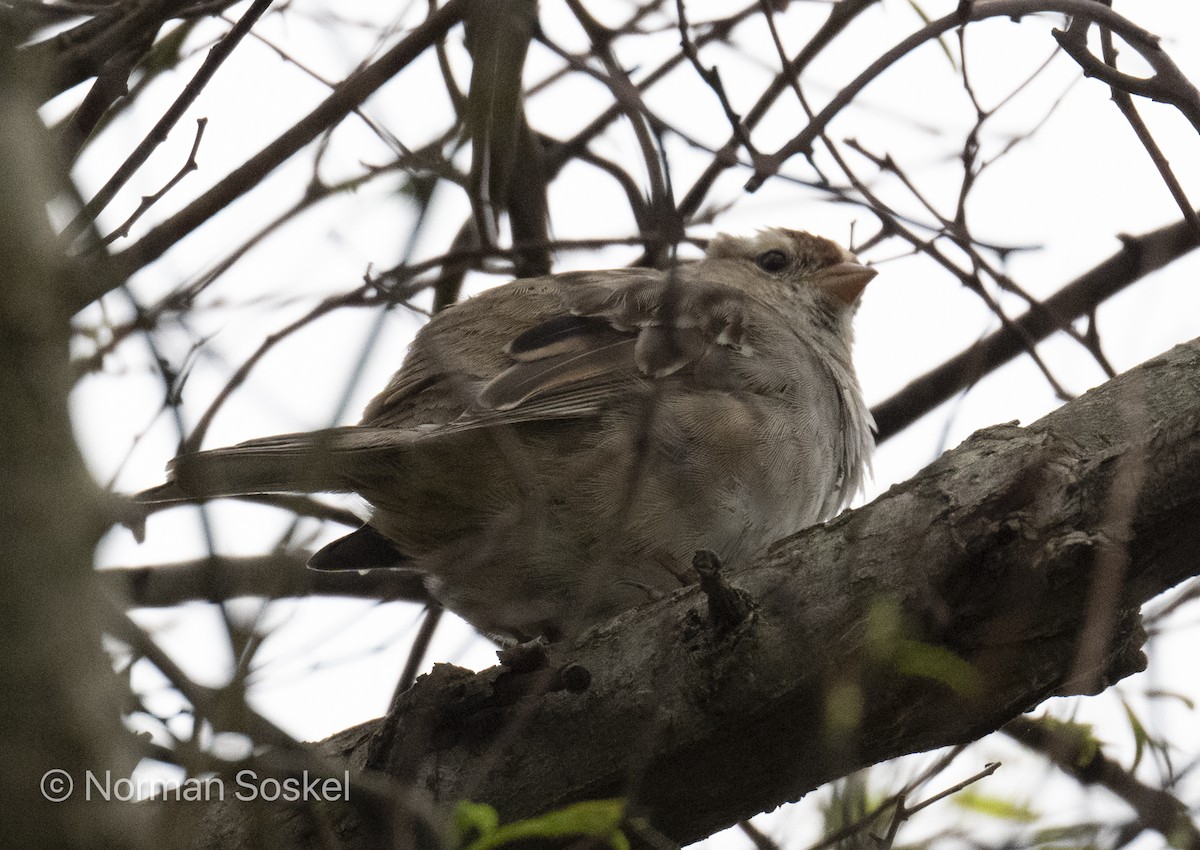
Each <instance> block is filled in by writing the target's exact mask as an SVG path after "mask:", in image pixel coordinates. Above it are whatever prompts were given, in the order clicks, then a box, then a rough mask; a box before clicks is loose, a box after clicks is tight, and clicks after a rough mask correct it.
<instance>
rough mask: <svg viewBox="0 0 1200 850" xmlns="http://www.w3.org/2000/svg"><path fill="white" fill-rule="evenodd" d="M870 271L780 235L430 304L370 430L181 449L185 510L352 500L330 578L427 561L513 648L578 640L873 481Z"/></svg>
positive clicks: (330, 550) (176, 469) (154, 497)
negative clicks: (362, 515)
mask: <svg viewBox="0 0 1200 850" xmlns="http://www.w3.org/2000/svg"><path fill="white" fill-rule="evenodd" d="M875 274H876V272H875V270H874V269H872V268H869V267H867V266H865V265H863V264H861V263H860V262H859V261H858V260H857V259H856V258H855V256H854V255H853V254H851V253H850V252H848V251H846V250H845V249H843V248H841V247H840V246H839V245H837V244H836V243H835V242H833V241H831V240H829V239H825V238H823V237H820V236H814V235H812V234H809V233H805V232H802V231H796V230H788V229H783V228H771V229H767V230H763V231H761V232H759V233H758V234H756V235H753V236H749V237H737V236H729V235H720V236H717V237H716V238H714V239H712V240H711V241H710V242H709V244H708V247H707V250H706V252H705V256H704V258H703V259H701V260H697V261H694V262H687V263H680V264H677V265H675V266H672V267H670V268H667V269H665V270H655V269H645V268H623V269H609V270H604V271H581V272H566V273H562V274H556V275H549V276H545V277H537V278H530V279H518V280H514V281H511V282H509V283H506V284H504V285H501V286H497V287H495V288H493V289H489V290H486V291H484V292H482V293H481V294H479V295H476V296H474V297H473V298H470V299H468V300H466V301H464V302H462V303H460V304H457V305H455V306H452V307H449V308H447V309H445V310H443V311H442V312H440V313H438V314H437V315H435V316H434V317H433V318H432V319H431V320H430V321H429V322H428V324H426V325H425V326H424V328H422V330H421V331H420V332H419V333H418V334H417V335H416V337H415V339H414V341H413V343H412V345H411V347H410V349H409V351H408V354H407V356H406V358H405V360H404V363H403V365H402V366H401V368H400V369H399V371H397V372H396V373H395V375H393V377H392V378H391V380H390V382H389V383H388V385H387V387H386V388H385V389H384V390H383V392H381V393H380V394H379V395H378V396H376V397H375V398H374V400H372V401H371V402H370V404H369V405H368V406H367V409H366V412H365V414H364V415H363V418H362V421H361V422H360V423H359V424H358V425H352V426H345V427H337V428H328V429H325V430H320V431H314V432H310V433H297V434H284V435H282V436H276V437H267V438H264V439H256V440H250V441H248V442H244V443H241V444H239V445H235V446H232V447H228V448H220V449H215V450H211V451H201V452H195V453H189V454H183V455H180V456H179V457H176V458H175V459H174V460H172V461H171V462H170V463H169V465H168V467H167V470H168V482H167V483H166V484H165V485H162V486H160V487H156V488H153V489H151V490H148V491H145V492H143V493H141V494H138V496H137V497H135V498H137V499H139V500H140V501H142V502H172V501H194V500H202V499H210V498H214V497H220V496H233V495H250V494H267V493H294V492H299V493H315V492H353V493H358V494H359V495H361V496H362V497H363V498H364V499H365V500H366V501H367V502H368V503H369V504H370V505H371V508H372V511H371V515H370V519H369V520H368V521H367V522H366V524H364V525H363V527H362V528H360V529H359V530H358V531H355V532H353V533H351V534H350V535H347V536H346V537H343V538H341V539H339V540H336V541H334V542H333V543H331V544H329V545H328V546H326V547H325V548H324V549H322V550H320V551H319V552H317V553H316V554H315V555H313V557H312V560H311V561H310V566H312V567H314V568H317V569H370V568H399V569H406V570H413V571H416V572H418V573H420V574H421V575H422V577H423V580H424V583H425V585H426V587H427V589H428V591H429V593H430V594H431V596H432V597H433V598H435V599H436V600H437V601H438V602H440V603H441V604H442V605H444V606H445V607H446V608H448V609H449V610H451V611H453V612H455V613H457V614H458V615H460V616H461V617H463V618H464V619H465V620H467V621H468V622H470V623H471V624H473V625H474V626H475V627H477V628H478V629H479V630H481V631H482V632H484V633H485V634H488V635H490V636H493V637H494V638H496V639H498V640H501V641H518V642H519V641H525V640H530V639H533V638H536V637H539V636H542V637H545V638H547V639H549V640H559V639H563V638H565V637H568V636H574V635H578V634H579V633H580V632H581V631H582V630H583V629H585V628H586V627H588V626H590V625H592V624H595V623H597V622H599V621H602V620H606V619H609V618H611V617H612V616H614V615H615V614H617V613H619V612H621V611H623V610H625V609H628V608H631V607H634V606H637V605H640V604H642V603H644V602H647V601H649V600H654V599H657V598H660V597H662V596H664V595H666V594H668V593H670V592H672V591H674V590H676V589H678V588H680V587H682V586H686V585H688V584H691V583H694V582H695V581H696V580H697V576H696V575H695V572H694V571H693V569H692V567H691V563H692V558H693V555H694V554H695V552H696V551H697V550H700V549H708V550H711V551H712V552H714V553H715V554H716V555H717V556H718V557H719V558H720V559H721V560H722V561H723V562H724V563H726V564H744V563H746V562H748V561H749V560H750V559H751V558H752V557H753V556H754V555H756V554H757V553H759V552H760V551H762V550H763V549H765V548H766V547H767V546H768V545H769V544H771V543H772V542H774V541H775V540H777V539H779V538H781V537H785V536H787V535H789V534H792V533H793V532H796V531H799V530H800V529H802V528H805V527H807V526H809V525H812V524H814V523H818V522H821V521H824V520H827V519H829V518H831V517H832V516H834V515H835V514H836V513H837V512H838V511H840V510H841V509H842V508H844V507H845V506H846V504H847V503H848V502H849V501H850V500H851V499H852V498H853V496H854V495H855V493H856V492H857V491H858V490H859V489H860V488H861V486H862V483H863V479H864V475H865V472H866V469H867V466H868V463H869V456H870V452H871V448H872V446H873V439H872V421H871V416H870V413H869V411H868V410H867V408H866V406H865V404H864V402H863V398H862V393H861V391H860V388H859V383H858V379H857V377H856V375H855V371H854V366H853V363H852V360H851V347H852V336H853V335H852V327H851V326H852V319H853V316H854V313H855V311H856V309H857V307H858V304H859V302H860V300H861V296H862V292H863V290H864V288H865V287H866V285H867V283H868V282H869V281H870V280H871V279H872V278H873V277H874V276H875Z"/></svg>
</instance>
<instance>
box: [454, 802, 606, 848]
mask: <svg viewBox="0 0 1200 850" xmlns="http://www.w3.org/2000/svg"><path fill="white" fill-rule="evenodd" d="M625 806H626V800H625V799H624V798H613V799H608V800H588V801H586V802H582V803H574V804H572V805H570V806H565V807H564V808H561V809H558V810H556V811H553V812H547V813H546V814H544V815H541V816H540V817H536V818H527V819H526V820H519V821H515V822H513V823H508V824H504V825H503V826H499V825H498V824H499V817H498V815H497V814H496V810H495V809H493V808H492V807H491V806H488V805H484V804H482V803H469V802H462V803H459V804H458V807H457V809H456V810H455V825H456V827H457V828H458V834H459V837H460V840H464V839H465V838H467V837H469V835H471V834H474V835H477V836H478V837H476V838H475V839H474V840H473V841H471V843H470V844H467V845H466V847H465V850H492V848H496V847H503V846H504V845H505V844H509V843H511V842H514V841H524V840H527V839H531V838H532V839H538V838H541V839H559V838H570V837H573V836H579V837H588V838H597V839H601V840H603V841H605V842H607V844H608V846H609V847H611V848H613V850H629V839H628V838H626V837H625V834H624V833H623V832H621V829H620V827H621V821H622V820H624V818H625Z"/></svg>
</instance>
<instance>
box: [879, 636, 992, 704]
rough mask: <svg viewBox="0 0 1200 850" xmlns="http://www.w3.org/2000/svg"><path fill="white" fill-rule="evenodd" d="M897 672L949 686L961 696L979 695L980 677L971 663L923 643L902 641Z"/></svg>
mask: <svg viewBox="0 0 1200 850" xmlns="http://www.w3.org/2000/svg"><path fill="white" fill-rule="evenodd" d="M895 665H896V669H897V670H899V671H900V672H901V673H905V674H907V675H909V676H922V677H924V678H926V679H933V680H934V681H937V682H941V683H942V684H943V685H946V686H947V687H949V688H950V689H951V690H953V691H954V692H955V693H957V694H958V695H960V696H964V697H970V696H973V695H975V694H976V693H978V692H979V673H978V672H976V670H975V668H974V667H972V666H971V664H970V663H969V662H967V661H964V660H963V659H962V658H959V657H958V656H957V655H955V654H954V653H953V652H951V651H950V650H948V649H946V648H945V647H942V646H935V645H933V644H930V643H923V642H921V641H919V640H902V641H901V642H900V646H899V647H898V648H897V650H896V656H895Z"/></svg>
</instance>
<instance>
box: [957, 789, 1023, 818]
mask: <svg viewBox="0 0 1200 850" xmlns="http://www.w3.org/2000/svg"><path fill="white" fill-rule="evenodd" d="M950 799H952V800H953V801H954V803H955V804H956V805H958V806H961V807H962V808H964V809H967V810H969V811H972V812H977V813H979V814H981V815H987V816H988V817H993V818H1000V819H1001V820H1008V821H1015V822H1017V823H1035V822H1036V821H1037V820H1038V818H1040V817H1041V814H1039V813H1038V812H1037V810H1035V809H1033V808H1031V807H1030V806H1027V805H1025V804H1024V803H1018V802H1016V801H1015V800H1005V799H1004V798H1003V797H995V796H992V795H990V794H980V793H979V792H977V791H972V790H970V789H966V790H963V791H959V792H958V793H957V794H955V795H954V796H953V797H951V798H950Z"/></svg>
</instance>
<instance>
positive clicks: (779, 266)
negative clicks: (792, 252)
mask: <svg viewBox="0 0 1200 850" xmlns="http://www.w3.org/2000/svg"><path fill="white" fill-rule="evenodd" d="M754 264H755V265H756V266H758V267H759V268H760V269H762V270H763V271H765V272H769V273H770V274H775V273H776V272H781V271H783V270H784V269H786V268H787V266H788V257H787V254H785V253H783V251H763V252H762V253H761V254H759V255H758V256H757V257H755V258H754Z"/></svg>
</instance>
